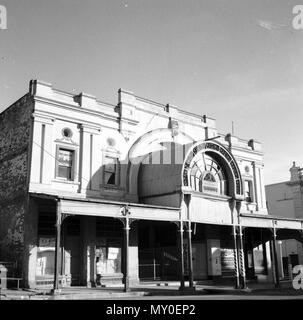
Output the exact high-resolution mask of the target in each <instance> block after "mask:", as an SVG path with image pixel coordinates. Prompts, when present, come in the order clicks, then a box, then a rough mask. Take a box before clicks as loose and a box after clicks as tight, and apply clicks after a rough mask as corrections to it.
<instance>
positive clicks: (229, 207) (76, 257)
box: [0, 80, 302, 290]
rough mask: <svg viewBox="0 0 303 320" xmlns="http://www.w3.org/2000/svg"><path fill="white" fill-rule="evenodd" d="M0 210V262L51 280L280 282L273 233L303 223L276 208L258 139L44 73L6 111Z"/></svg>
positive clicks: (32, 281) (0, 133) (293, 232)
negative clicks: (271, 210) (109, 97)
mask: <svg viewBox="0 0 303 320" xmlns="http://www.w3.org/2000/svg"><path fill="white" fill-rule="evenodd" d="M0 208H1V212H0V249H1V251H0V261H4V262H14V263H16V265H17V267H16V270H15V271H16V273H17V276H19V277H22V279H23V280H24V286H28V287H38V286H41V285H53V286H54V289H57V288H58V287H59V286H61V285H62V286H63V285H83V286H95V285H96V284H98V283H101V284H105V285H106V284H107V285H110V284H112V283H114V282H117V283H121V282H123V283H124V285H125V290H128V288H129V285H133V284H136V283H138V282H139V281H143V280H147V279H149V280H180V283H181V288H183V287H184V281H186V282H185V285H186V286H188V287H189V288H193V287H194V283H195V282H194V281H199V280H205V279H211V280H213V281H229V280H230V281H234V283H235V285H236V286H242V287H244V286H245V285H246V280H257V281H273V280H274V281H275V283H278V281H279V277H278V276H277V271H278V260H277V250H276V240H279V239H280V238H283V239H285V238H296V237H298V236H299V235H300V232H301V231H302V219H295V218H287V219H286V218H282V217H281V218H280V217H277V216H271V215H268V212H267V208H266V196H265V188H264V180H263V154H262V150H261V144H260V143H259V142H257V141H256V140H254V139H251V140H243V139H240V138H238V137H236V136H233V135H231V134H221V133H220V132H219V131H218V130H217V128H216V123H215V120H214V119H212V118H209V117H207V116H204V115H203V116H202V115H196V114H192V113H189V112H187V111H184V110H182V109H181V108H179V107H176V106H174V105H171V104H166V105H164V104H161V103H158V102H154V101H151V100H148V99H145V98H141V97H139V96H136V95H135V94H134V93H132V92H129V91H126V90H123V89H120V90H119V91H118V103H117V104H115V105H112V104H109V103H104V102H102V101H100V100H98V99H96V97H94V96H91V95H89V94H86V93H80V94H71V93H67V92H64V91H61V90H57V89H54V88H53V87H52V85H51V84H48V83H45V82H42V81H39V80H32V81H31V82H30V86H29V92H27V93H26V94H25V95H24V96H23V97H21V98H20V99H19V100H18V101H17V102H16V103H14V104H13V105H11V106H10V107H8V108H7V109H6V110H4V111H3V112H2V113H1V114H0ZM272 261H273V262H274V263H272ZM187 281H188V282H187Z"/></svg>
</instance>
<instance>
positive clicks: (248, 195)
mask: <svg viewBox="0 0 303 320" xmlns="http://www.w3.org/2000/svg"><path fill="white" fill-rule="evenodd" d="M244 190H245V201H246V202H253V193H252V181H249V180H245V181H244Z"/></svg>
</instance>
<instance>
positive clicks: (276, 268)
mask: <svg viewBox="0 0 303 320" xmlns="http://www.w3.org/2000/svg"><path fill="white" fill-rule="evenodd" d="M276 238H277V233H276V228H275V227H274V228H273V241H272V248H273V256H274V264H275V278H276V281H275V286H276V287H277V288H278V287H279V286H280V276H279V266H278V257H277V244H276Z"/></svg>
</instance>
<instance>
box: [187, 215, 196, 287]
mask: <svg viewBox="0 0 303 320" xmlns="http://www.w3.org/2000/svg"><path fill="white" fill-rule="evenodd" d="M186 232H187V240H188V272H189V287H190V288H193V287H194V277H193V250H192V243H191V222H190V221H188V223H187V229H186Z"/></svg>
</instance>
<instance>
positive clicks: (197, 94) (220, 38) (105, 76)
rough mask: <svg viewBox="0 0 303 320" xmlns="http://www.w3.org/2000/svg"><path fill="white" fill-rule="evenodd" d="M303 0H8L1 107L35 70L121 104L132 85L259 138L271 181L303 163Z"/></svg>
mask: <svg viewBox="0 0 303 320" xmlns="http://www.w3.org/2000/svg"><path fill="white" fill-rule="evenodd" d="M300 3H301V4H302V5H303V0H295V1H292V0H262V1H260V0H254V1H252V0H228V1H227V0H186V1H185V0H123V1H122V0H86V1H83V0H52V1H49V0H0V5H3V6H5V7H6V9H7V29H6V30H0V112H1V111H3V110H4V109H5V108H6V107H8V106H9V105H10V104H12V103H13V102H14V101H16V100H17V99H18V98H20V97H21V96H22V95H24V94H25V93H26V92H27V91H28V85H29V81H30V79H40V80H43V81H46V82H49V83H52V84H53V87H54V88H56V89H60V90H64V91H68V92H75V93H80V92H86V93H89V94H92V95H94V96H96V97H97V98H98V99H99V100H102V101H106V102H110V103H113V104H116V103H117V99H118V96H117V91H118V89H119V88H124V89H127V90H130V91H133V92H134V93H135V94H136V95H138V96H141V97H145V98H148V99H151V100H154V101H158V102H160V103H164V104H166V103H170V104H173V105H176V106H178V107H180V108H182V109H185V110H187V111H190V112H194V113H197V114H200V115H204V114H205V115H207V116H209V117H212V118H215V119H216V123H217V127H218V130H219V132H220V133H229V132H231V130H232V129H231V128H232V121H233V122H234V134H235V135H236V136H238V137H240V138H243V139H251V138H253V139H256V140H257V141H260V142H261V143H262V147H263V152H264V173H265V183H266V184H270V183H276V182H282V181H286V180H289V178H290V173H289V168H290V167H291V166H292V162H293V161H296V163H297V165H299V166H302V167H303V150H301V149H300V148H299V147H298V146H300V145H301V139H302V136H303V126H302V120H301V119H303V108H302V107H303V30H296V29H294V28H293V26H292V21H293V19H294V17H295V14H293V7H294V6H295V5H298V4H300Z"/></svg>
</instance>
